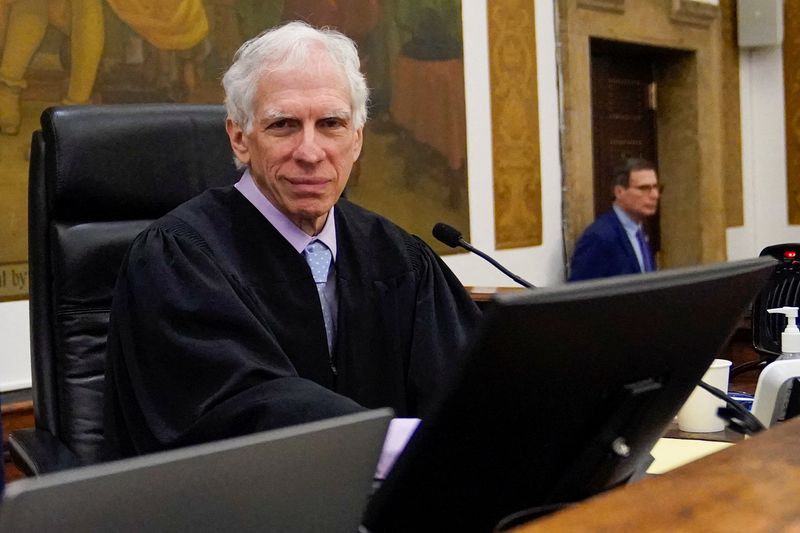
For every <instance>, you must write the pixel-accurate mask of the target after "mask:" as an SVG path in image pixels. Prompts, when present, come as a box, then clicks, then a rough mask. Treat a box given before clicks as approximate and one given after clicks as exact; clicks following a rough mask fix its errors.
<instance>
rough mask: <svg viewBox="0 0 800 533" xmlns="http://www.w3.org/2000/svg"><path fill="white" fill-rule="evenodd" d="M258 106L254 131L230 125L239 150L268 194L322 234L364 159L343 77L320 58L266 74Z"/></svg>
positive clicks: (301, 224) (307, 227)
mask: <svg viewBox="0 0 800 533" xmlns="http://www.w3.org/2000/svg"><path fill="white" fill-rule="evenodd" d="M254 108H255V109H254V110H255V119H254V121H253V127H252V130H251V131H250V132H249V133H245V132H244V131H243V130H242V129H241V127H240V125H238V124H235V123H234V122H232V121H231V120H230V119H229V120H228V122H227V129H228V135H229V137H230V139H231V146H232V147H233V151H234V153H235V154H236V156H237V157H238V158H239V160H240V161H242V162H243V163H245V164H247V165H248V166H249V167H250V173H251V174H252V176H253V180H254V181H255V183H256V185H257V186H258V188H259V190H260V191H261V192H262V194H264V196H266V197H267V198H268V199H269V201H270V202H272V204H273V205H274V206H275V207H276V208H277V209H279V210H280V211H281V212H282V213H283V214H284V215H286V216H287V217H288V218H289V219H290V220H291V221H292V222H294V223H295V225H297V226H298V227H299V228H300V229H302V230H303V231H305V232H306V233H308V234H309V235H315V234H317V233H318V232H319V231H320V230H321V229H322V227H323V226H324V225H325V221H326V220H327V214H328V211H330V208H331V207H332V206H333V204H334V203H336V201H337V200H338V198H339V196H340V195H341V193H342V191H343V190H344V187H345V185H347V179H348V177H349V176H350V170H351V169H352V168H353V163H354V162H355V161H356V159H358V156H359V154H360V153H361V144H362V140H363V136H362V135H363V129H362V128H359V129H356V128H355V127H354V125H353V121H352V118H353V113H352V109H351V108H352V106H351V103H350V92H349V90H348V85H347V82H346V80H345V77H344V74H343V73H342V72H341V71H340V70H339V69H338V68H336V67H335V66H333V65H332V64H331V62H330V61H329V60H328V58H327V56H325V55H324V54H323V53H322V52H317V53H316V54H315V55H314V56H313V57H312V61H311V62H310V64H309V65H308V66H307V67H304V68H297V69H287V70H279V71H277V72H272V73H270V74H267V75H265V76H262V78H261V80H260V81H259V85H258V88H257V92H256V97H255V99H254Z"/></svg>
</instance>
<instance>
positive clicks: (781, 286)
mask: <svg viewBox="0 0 800 533" xmlns="http://www.w3.org/2000/svg"><path fill="white" fill-rule="evenodd" d="M759 256H760V257H765V256H766V257H774V258H775V259H777V260H778V263H776V264H775V270H773V272H772V274H771V275H770V277H769V280H767V284H766V285H765V286H764V288H763V289H761V292H759V293H758V295H757V296H756V299H755V301H754V302H753V311H752V326H751V328H752V334H753V349H754V350H755V351H756V352H757V353H758V359H757V360H754V361H748V362H746V363H743V364H741V365H738V366H737V367H735V368H734V369H733V370H732V371H731V375H732V376H738V375H740V374H742V373H744V372H749V371H751V370H756V369H760V368H763V367H764V366H765V365H767V364H769V363H771V362H772V361H774V360H775V359H777V358H778V356H780V355H781V333H782V332H783V330H784V328H785V327H786V317H785V316H783V315H780V314H770V313H767V309H773V308H775V307H784V306H790V307H800V244H799V243H786V244H774V245H772V246H767V247H766V248H764V249H763V250H761V253H760V254H759Z"/></svg>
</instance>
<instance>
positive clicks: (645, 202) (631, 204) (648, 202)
mask: <svg viewBox="0 0 800 533" xmlns="http://www.w3.org/2000/svg"><path fill="white" fill-rule="evenodd" d="M659 196H660V192H659V190H658V178H657V177H656V172H655V171H654V170H634V171H632V172H631V175H630V179H629V180H628V186H627V187H623V186H621V185H617V186H615V187H614V198H615V201H616V204H617V205H618V206H620V207H621V208H622V209H623V210H624V211H625V212H626V213H627V214H628V216H630V217H631V218H632V219H633V220H635V221H636V222H642V221H643V220H644V219H645V218H647V217H650V216H653V215H655V214H656V210H657V209H658V198H659Z"/></svg>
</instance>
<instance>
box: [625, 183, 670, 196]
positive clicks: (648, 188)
mask: <svg viewBox="0 0 800 533" xmlns="http://www.w3.org/2000/svg"><path fill="white" fill-rule="evenodd" d="M630 188H631V189H636V190H637V191H639V192H640V193H643V194H650V193H652V192H653V191H658V194H661V193H662V192H664V185H662V184H661V183H658V184H655V185H637V186H635V187H634V186H631V187H630Z"/></svg>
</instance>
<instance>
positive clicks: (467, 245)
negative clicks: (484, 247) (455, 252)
mask: <svg viewBox="0 0 800 533" xmlns="http://www.w3.org/2000/svg"><path fill="white" fill-rule="evenodd" d="M458 245H459V246H461V247H462V248H464V249H465V250H468V251H470V252H472V253H473V254H475V255H479V256H481V257H483V258H484V259H486V260H487V261H489V262H490V263H491V264H492V265H493V266H494V267H495V268H497V270H499V271H500V272H502V273H503V274H505V275H506V276H508V277H509V278H511V279H512V280H514V281H515V282H517V283H519V284H520V285H522V286H523V287H525V288H527V289H533V288H535V287H534V286H533V284H532V283H529V282H527V281H525V280H524V279H522V278H521V277H519V276H517V275H516V274H514V273H513V272H511V271H510V270H508V269H507V268H506V267H504V266H503V265H501V264H500V263H498V262H497V261H495V260H494V258H492V257H490V256H489V255H488V254H485V253H484V252H481V251H480V250H478V249H477V248H475V247H474V246H472V245H471V244H470V243H468V242H467V241H465V240H464V239H462V238H460V237H459V239H458Z"/></svg>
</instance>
